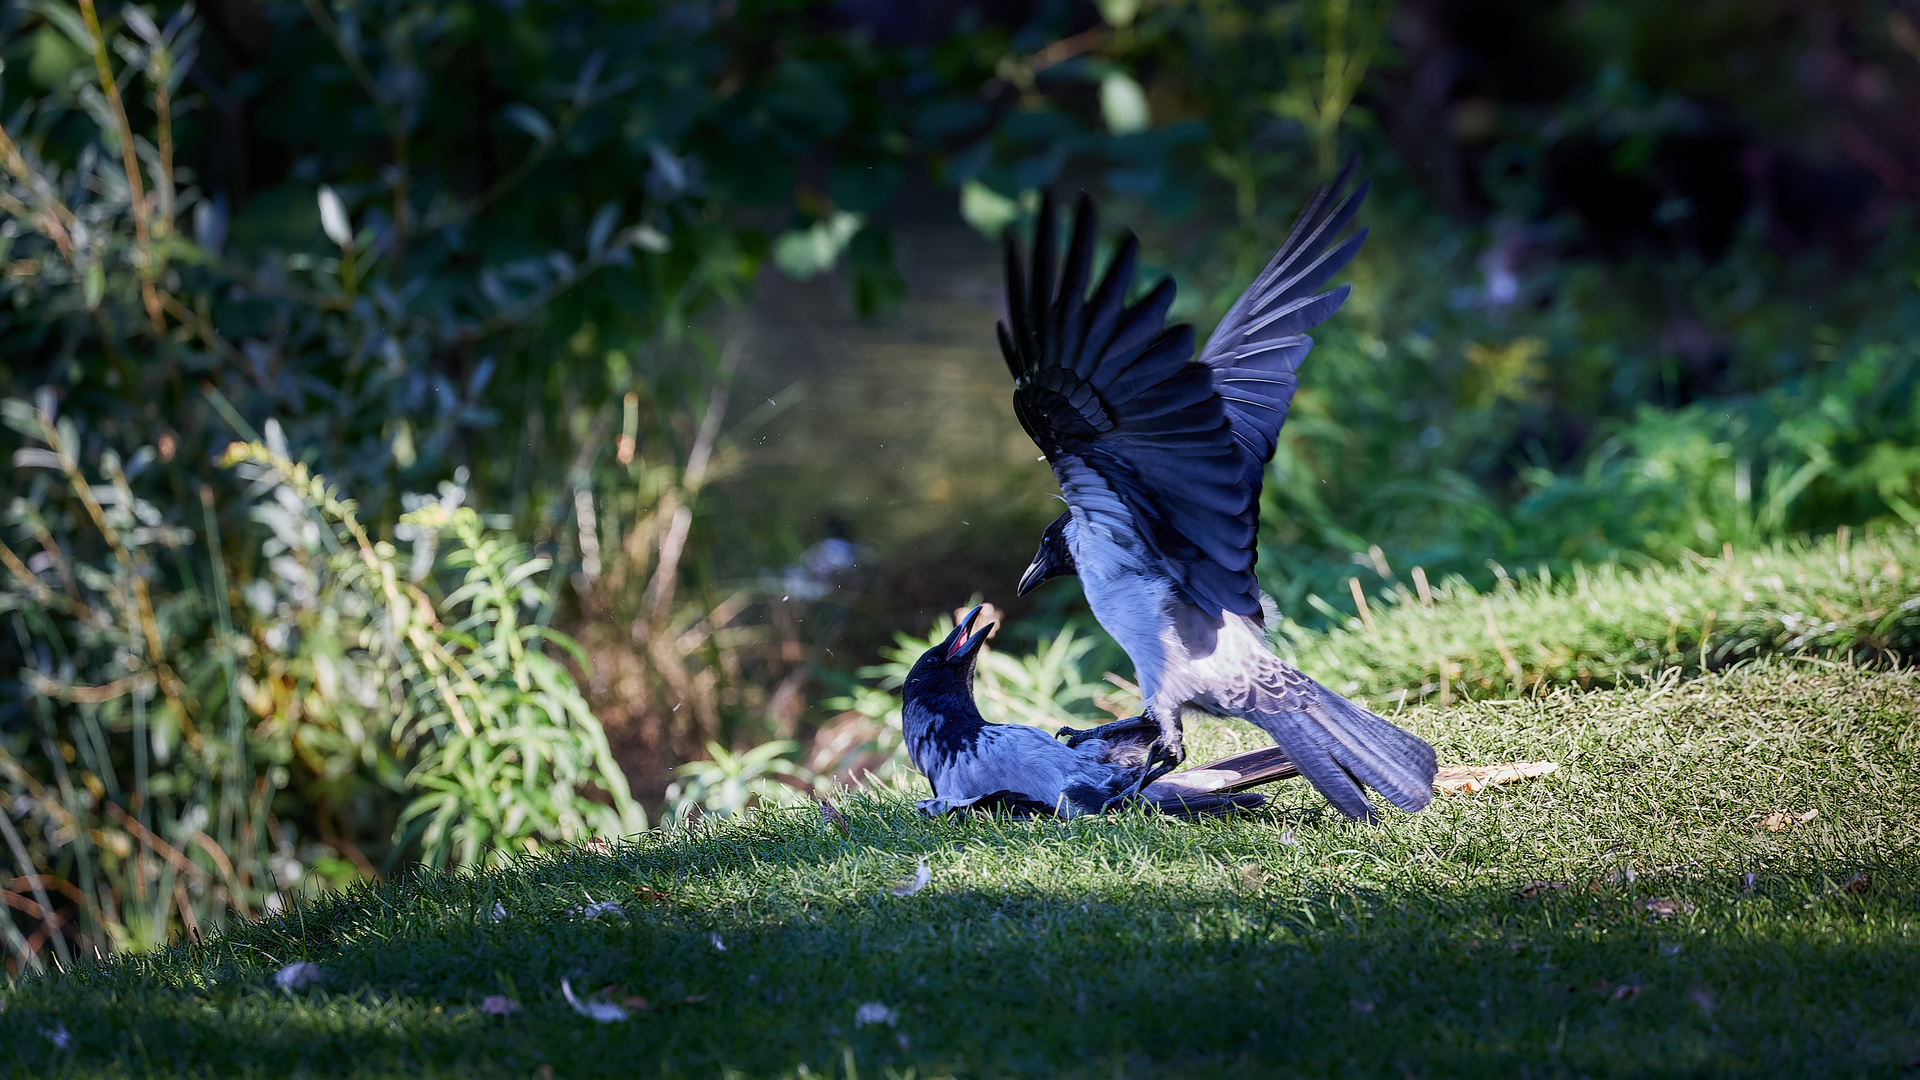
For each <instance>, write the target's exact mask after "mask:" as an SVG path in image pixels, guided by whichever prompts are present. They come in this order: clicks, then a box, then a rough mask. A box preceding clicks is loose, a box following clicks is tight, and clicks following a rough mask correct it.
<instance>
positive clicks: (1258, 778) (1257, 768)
mask: <svg viewBox="0 0 1920 1080" xmlns="http://www.w3.org/2000/svg"><path fill="white" fill-rule="evenodd" d="M1299 775H1300V770H1299V768H1298V767H1297V766H1295V765H1294V763H1293V761H1292V759H1291V758H1289V757H1287V754H1286V751H1284V750H1281V749H1280V748H1279V747H1277V746H1268V747H1263V748H1261V749H1259V750H1249V751H1247V752H1246V753H1244V754H1234V755H1231V756H1229V757H1223V758H1221V759H1220V760H1218V761H1210V762H1208V763H1206V764H1205V765H1195V766H1194V767H1193V768H1191V769H1187V770H1185V771H1183V772H1176V773H1168V774H1167V775H1165V776H1163V777H1161V778H1160V779H1158V780H1155V781H1154V782H1153V783H1151V784H1148V785H1147V787H1146V790H1145V791H1143V792H1141V794H1143V795H1145V796H1147V797H1148V798H1150V799H1151V798H1156V797H1158V796H1159V795H1160V794H1162V793H1163V792H1164V793H1166V794H1178V795H1189V796H1191V795H1213V794H1227V793H1231V792H1235V791H1245V790H1247V789H1248V788H1250V787H1257V786H1259V785H1261V784H1266V783H1271V782H1273V781H1275V780H1285V779H1287V778H1288V777H1290V776H1299Z"/></svg>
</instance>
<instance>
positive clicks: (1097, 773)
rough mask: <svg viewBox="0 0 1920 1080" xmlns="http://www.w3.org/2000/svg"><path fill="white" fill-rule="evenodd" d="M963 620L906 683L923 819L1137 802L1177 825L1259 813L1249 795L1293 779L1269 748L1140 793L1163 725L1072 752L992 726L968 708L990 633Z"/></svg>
mask: <svg viewBox="0 0 1920 1080" xmlns="http://www.w3.org/2000/svg"><path fill="white" fill-rule="evenodd" d="M979 616H980V608H978V607H976V608H974V609H973V610H972V611H969V612H967V614H966V617H965V618H963V619H961V620H960V623H959V625H958V626H955V627H954V628H953V633H951V634H948V635H947V639H946V640H945V641H943V642H941V643H940V644H938V645H935V646H934V647H933V648H931V649H928V650H927V651H926V653H925V654H923V655H922V656H921V657H920V660H919V662H918V663H916V664H914V665H913V670H912V671H910V672H908V674H907V682H906V687H905V691H904V695H903V697H904V702H905V708H904V710H903V711H902V714H901V716H902V722H903V727H904V728H905V732H906V737H907V755H908V756H909V757H911V758H912V759H913V764H914V766H915V767H916V768H918V769H919V770H920V771H921V772H922V773H925V774H926V777H927V780H928V781H929V782H931V783H932V784H933V795H934V797H933V798H931V799H926V800H923V801H922V802H921V803H920V809H921V810H922V811H923V812H925V813H926V814H928V815H930V816H937V815H940V814H944V813H948V812H951V811H957V810H962V809H978V810H990V809H1004V810H1010V811H1012V812H1013V813H1014V814H1016V815H1019V816H1031V815H1036V814H1059V815H1060V816H1062V817H1077V816H1079V815H1081V814H1097V813H1101V812H1103V811H1105V810H1107V809H1109V808H1112V807H1115V806H1118V805H1121V804H1123V803H1125V802H1127V801H1129V799H1130V797H1133V796H1135V794H1136V792H1137V797H1138V798H1139V799H1141V800H1143V801H1145V802H1146V803H1148V804H1149V805H1152V806H1154V807H1156V808H1158V809H1159V810H1161V811H1162V812H1164V813H1168V814H1175V815H1179V816H1193V815H1199V814H1215V813H1222V812H1225V811H1227V810H1232V809H1236V808H1240V809H1249V808H1252V807H1257V806H1262V805H1264V804H1265V803H1266V798H1265V797H1264V796H1261V795H1251V794H1244V791H1245V789H1247V788H1250V787H1253V786H1255V785H1257V784H1264V783H1267V782H1269V781H1272V780H1281V779H1285V778H1286V777H1289V776H1297V775H1299V770H1298V769H1296V768H1294V766H1293V763H1292V762H1290V761H1288V760H1287V757H1286V755H1285V754H1284V753H1282V752H1281V751H1279V750H1278V749H1275V748H1271V747H1269V748H1267V749H1264V750H1255V751H1252V752H1251V753H1246V754H1235V755H1233V756H1232V757H1227V758H1222V759H1221V760H1219V761H1216V762H1213V763H1212V764H1209V765H1203V766H1201V767H1199V768H1196V769H1189V770H1187V771H1185V772H1177V773H1168V774H1167V775H1165V776H1162V777H1160V778H1159V779H1158V780H1155V781H1153V782H1152V783H1149V784H1145V785H1142V784H1141V783H1140V781H1141V778H1142V776H1143V775H1144V774H1145V773H1146V771H1147V768H1148V762H1147V748H1148V746H1149V745H1150V744H1151V743H1152V742H1153V740H1154V738H1155V737H1156V736H1158V735H1159V732H1160V728H1159V725H1157V724H1155V723H1153V722H1152V721H1151V720H1148V719H1147V718H1146V717H1134V718H1133V719H1131V720H1122V721H1118V722H1116V723H1113V724H1108V725H1107V726H1106V727H1105V728H1103V729H1102V734H1101V736H1100V737H1099V738H1091V739H1082V740H1080V741H1079V742H1077V743H1076V744H1074V745H1072V746H1069V745H1067V744H1066V743H1063V742H1060V741H1059V740H1058V739H1055V738H1054V737H1053V736H1051V735H1048V734H1047V733H1046V732H1044V731H1041V730H1040V729H1039V728H1036V727H1029V726H1027V725H1025V724H990V723H988V722H987V721H986V720H985V719H984V718H982V717H981V715H980V710H979V708H978V707H977V706H975V705H974V701H973V668H974V663H975V661H976V660H977V659H978V658H979V654H980V645H981V643H982V642H983V641H985V640H986V637H987V631H989V630H991V629H992V628H993V624H992V623H988V624H986V625H985V626H982V627H980V628H979V629H977V630H976V629H974V628H973V624H974V622H975V621H976V620H977V619H978V618H979Z"/></svg>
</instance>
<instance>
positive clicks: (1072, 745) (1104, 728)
mask: <svg viewBox="0 0 1920 1080" xmlns="http://www.w3.org/2000/svg"><path fill="white" fill-rule="evenodd" d="M1151 723H1152V721H1151V720H1149V719H1147V718H1146V717H1144V716H1129V717H1127V718H1126V719H1124V720H1110V721H1108V722H1107V723H1104V724H1100V725H1098V726H1097V727H1090V728H1061V729H1060V730H1059V731H1057V732H1055V734H1056V735H1058V736H1059V737H1061V738H1064V739H1066V740H1067V749H1069V750H1077V749H1079V747H1080V744H1081V743H1083V742H1087V741H1088V740H1090V739H1109V740H1110V739H1116V738H1120V737H1122V736H1128V735H1133V736H1138V735H1139V733H1140V732H1141V730H1142V728H1143V727H1144V726H1145V725H1147V724H1151ZM1158 726H1159V725H1157V724H1156V725H1154V727H1155V728H1157V727H1158Z"/></svg>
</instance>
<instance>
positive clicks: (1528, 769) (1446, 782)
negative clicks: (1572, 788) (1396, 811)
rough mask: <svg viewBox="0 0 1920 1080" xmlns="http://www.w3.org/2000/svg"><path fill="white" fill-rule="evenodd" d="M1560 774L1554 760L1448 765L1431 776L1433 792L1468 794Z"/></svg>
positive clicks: (1557, 764)
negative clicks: (1502, 763) (1499, 785)
mask: <svg viewBox="0 0 1920 1080" xmlns="http://www.w3.org/2000/svg"><path fill="white" fill-rule="evenodd" d="M1559 771H1560V763H1559V762H1557V761H1515V762H1510V763H1508V764H1505V765H1449V766H1447V767H1446V768H1444V769H1441V770H1440V771H1439V772H1438V773H1436V774H1434V777H1433V787H1434V790H1436V791H1448V792H1453V793H1455V794H1459V795H1472V794H1474V793H1475V792H1479V791H1484V790H1486V789H1487V788H1489V787H1493V786H1495V785H1497V784H1512V783H1517V782H1519V781H1521V780H1532V779H1534V778H1535V777H1540V776H1546V775H1548V774H1550V773H1556V772H1559Z"/></svg>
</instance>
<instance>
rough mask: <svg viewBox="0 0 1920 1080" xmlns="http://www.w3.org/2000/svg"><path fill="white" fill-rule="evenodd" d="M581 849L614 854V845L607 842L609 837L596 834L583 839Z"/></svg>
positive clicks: (597, 853) (598, 853) (602, 853)
mask: <svg viewBox="0 0 1920 1080" xmlns="http://www.w3.org/2000/svg"><path fill="white" fill-rule="evenodd" d="M580 849H581V850H582V851H589V852H592V853H593V854H595V855H611V854H613V845H612V844H609V843H607V838H606V837H604V836H594V837H589V838H587V839H586V840H585V841H583V842H582V843H581V844H580Z"/></svg>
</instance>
